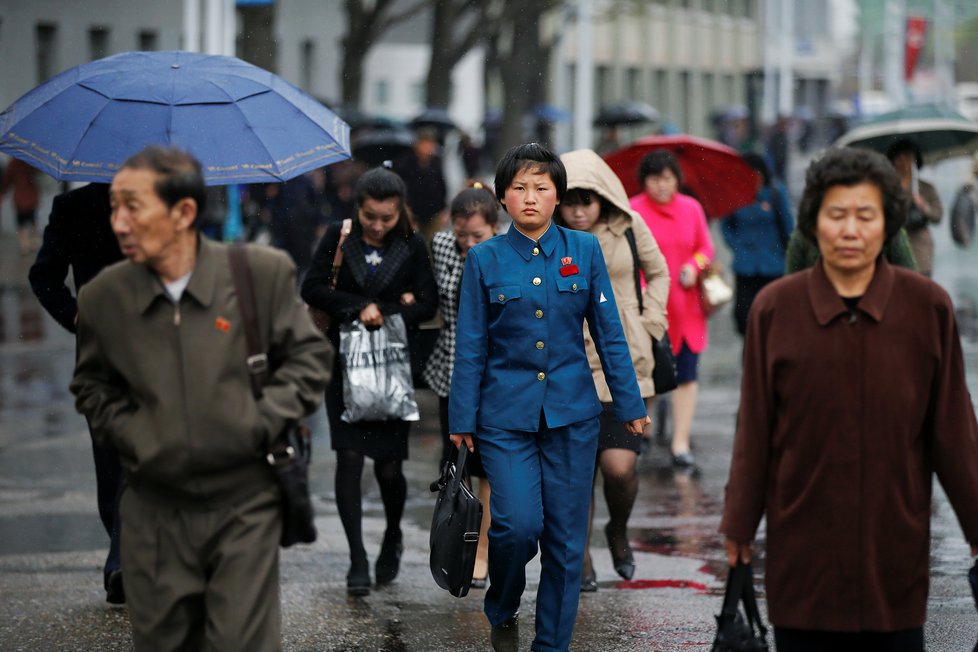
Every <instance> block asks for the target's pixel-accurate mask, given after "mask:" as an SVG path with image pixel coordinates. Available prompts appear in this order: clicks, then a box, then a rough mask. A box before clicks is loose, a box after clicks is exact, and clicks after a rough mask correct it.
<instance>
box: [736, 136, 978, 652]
mask: <svg viewBox="0 0 978 652" xmlns="http://www.w3.org/2000/svg"><path fill="white" fill-rule="evenodd" d="M907 206H908V198H907V196H906V194H905V192H904V191H903V190H902V189H901V187H900V181H899V178H898V176H897V174H896V171H895V170H894V168H893V167H892V165H890V163H889V162H888V161H887V160H886V159H885V158H884V157H882V156H881V155H879V154H876V153H874V152H869V151H866V150H854V149H838V150H832V151H830V152H829V153H827V154H826V155H825V156H824V157H822V158H821V159H819V160H818V161H816V162H814V163H813V164H812V165H811V167H810V168H809V170H808V174H807V179H806V187H805V192H804V195H803V197H802V200H801V205H800V208H799V219H798V228H799V230H800V232H801V233H802V235H804V236H805V237H806V238H808V239H809V240H810V241H812V242H814V243H816V244H817V245H818V247H819V251H820V253H821V259H820V261H819V263H818V264H816V265H815V266H814V267H813V268H812V269H809V270H806V271H803V272H799V273H797V274H793V275H791V276H788V277H786V278H783V279H781V280H779V281H776V282H774V283H772V284H771V285H769V286H767V287H766V288H765V289H764V290H763V291H762V292H761V293H760V294H759V295H758V297H757V300H756V302H755V303H754V305H753V307H752V308H751V312H750V316H749V321H748V328H747V338H746V341H745V348H744V376H743V383H742V387H741V402H740V417H739V421H738V424H737V435H736V440H735V442H734V451H733V461H732V464H731V468H730V481H729V484H728V486H727V496H726V504H725V506H724V514H723V520H722V523H721V525H720V531H721V532H723V533H724V534H725V535H726V536H727V543H726V547H727V556H728V561H729V562H730V563H731V565H734V564H735V563H736V560H737V558H738V557H739V558H741V559H743V560H744V561H749V559H750V554H751V550H750V541H751V540H752V539H753V538H754V534H755V531H756V529H757V526H758V523H759V521H760V519H761V515H762V514H766V516H767V544H766V550H767V559H766V585H767V594H768V596H767V597H768V606H769V609H770V619H771V622H772V623H773V624H774V626H775V642H776V645H777V649H778V652H784V651H786V650H787V651H792V650H840V649H858V650H901V651H904V650H907V651H915V650H923V649H924V648H923V644H924V642H923V624H924V619H925V616H926V606H927V584H928V563H929V542H930V505H931V478H932V475H933V474H934V473H935V472H936V473H937V477H938V478H939V479H940V481H941V484H942V485H943V487H944V490H945V492H946V493H947V496H948V498H949V499H950V501H951V505H952V507H953V508H954V511H955V512H956V514H957V516H958V520H959V521H960V523H961V526H962V528H963V530H964V533H965V536H966V538H967V540H968V541H969V542H970V543H971V548H972V553H973V554H978V548H976V544H978V503H976V502H975V496H976V495H978V424H976V421H975V412H974V407H973V405H972V401H971V397H970V395H969V393H968V388H967V385H966V384H965V376H964V361H963V357H962V353H961V344H960V339H959V336H958V330H957V325H956V323H955V320H954V311H953V308H952V305H951V301H950V298H949V297H948V296H947V294H946V293H945V292H944V290H942V289H941V288H940V287H939V286H938V285H936V284H935V283H933V282H932V281H930V280H929V279H927V278H925V277H923V276H922V275H920V274H915V273H913V272H910V271H907V270H904V269H901V268H897V267H893V266H891V265H889V264H888V263H887V262H886V261H885V259H883V258H882V257H881V256H880V255H879V254H880V251H881V249H882V247H883V244H884V242H885V241H886V240H888V239H889V238H891V237H893V236H894V235H895V234H896V233H897V232H898V231H899V229H900V227H901V226H902V224H903V221H904V219H905V215H906V213H907Z"/></svg>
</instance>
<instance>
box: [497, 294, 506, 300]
mask: <svg viewBox="0 0 978 652" xmlns="http://www.w3.org/2000/svg"><path fill="white" fill-rule="evenodd" d="M496 298H497V299H498V300H500V301H505V300H506V295H505V294H500V295H499V296H498V297H496Z"/></svg>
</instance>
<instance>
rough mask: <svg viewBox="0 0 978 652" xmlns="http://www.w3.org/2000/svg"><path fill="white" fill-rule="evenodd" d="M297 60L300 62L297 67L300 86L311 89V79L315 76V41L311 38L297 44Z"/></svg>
mask: <svg viewBox="0 0 978 652" xmlns="http://www.w3.org/2000/svg"><path fill="white" fill-rule="evenodd" d="M299 60H300V61H301V62H302V63H301V67H300V69H299V74H300V75H301V77H302V88H304V89H305V90H307V91H311V90H312V84H313V80H314V79H315V78H316V42H315V41H314V40H312V39H311V38H309V39H305V40H304V41H302V42H301V43H300V44H299Z"/></svg>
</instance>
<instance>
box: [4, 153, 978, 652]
mask: <svg viewBox="0 0 978 652" xmlns="http://www.w3.org/2000/svg"><path fill="white" fill-rule="evenodd" d="M942 171H943V173H942V174H941V175H940V177H941V178H940V179H938V189H939V191H941V193H942V196H944V197H949V196H950V193H951V192H952V191H953V186H954V185H956V183H958V182H959V181H957V180H959V179H962V178H963V174H964V172H965V171H966V167H962V168H961V171H960V173H959V170H958V167H949V168H947V169H946V170H944V169H943V168H942ZM923 176H924V177H925V178H930V177H931V176H933V177H937V176H938V175H927V174H925V175H923ZM941 180H943V181H945V183H947V184H948V188H944V187H942V186H941V184H940V181H941ZM935 239H936V240H937V242H938V245H937V246H938V252H939V255H938V263H937V264H938V268H937V272H936V275H935V276H936V280H938V282H940V283H941V284H942V285H944V287H946V288H947V289H948V290H949V291H950V292H951V294H952V296H953V297H954V299H955V302H956V304H957V305H959V307H960V308H962V310H963V312H962V317H963V320H962V332H963V333H966V337H965V343H964V344H965V350H966V357H967V360H966V364H967V369H968V373H969V385H970V387H971V388H972V391H973V392H974V391H976V389H978V378H976V374H978V335H976V334H974V333H973V332H971V331H968V327H969V326H970V327H971V328H973V327H974V321H973V316H971V313H970V312H969V310H971V309H973V306H974V305H975V304H976V303H978V250H976V249H975V248H974V246H973V247H972V249H971V251H961V250H957V249H954V248H953V245H952V244H951V243H950V239H949V237H948V236H947V234H946V225H943V224H942V225H941V226H940V227H939V228H938V229H937V231H936V233H935ZM29 263H30V260H29V259H27V258H22V257H20V256H18V254H17V251H16V243H15V241H14V238H13V237H12V236H11V235H10V234H9V233H0V594H2V595H3V599H2V601H0V649H2V650H127V649H130V641H129V632H128V622H127V619H126V611H125V609H124V608H113V607H110V606H108V605H107V604H105V603H104V592H103V591H102V590H101V572H100V570H101V564H102V560H103V558H104V555H105V545H106V540H105V535H104V533H103V531H102V529H101V525H100V522H99V520H98V516H97V513H96V509H95V481H94V471H93V466H92V460H91V448H90V443H89V439H88V433H87V430H86V427H85V422H84V420H83V419H82V418H81V417H80V416H79V415H77V414H76V413H75V411H74V408H73V405H72V400H71V396H70V394H69V392H68V390H67V385H68V381H69V379H70V376H71V371H72V363H73V359H74V341H73V338H72V336H71V335H69V334H68V333H66V332H64V331H62V330H61V329H60V327H59V326H57V325H56V324H55V323H54V322H53V321H52V320H51V319H50V318H49V317H48V316H47V315H46V314H45V313H44V312H43V311H42V310H41V309H40V307H39V305H38V304H37V303H36V301H35V300H34V298H33V295H31V294H30V291H29V289H28V288H27V284H26V271H27V267H28V266H29ZM969 302H971V303H970V306H971V307H972V308H971V309H969V308H968V305H969ZM969 319H970V320H971V321H969ZM710 329H711V330H710V336H711V346H710V348H709V349H708V350H707V352H706V353H705V354H704V356H703V358H702V362H701V381H702V382H701V393H700V400H699V407H698V410H697V415H696V420H695V423H694V446H695V448H694V453H695V455H696V459H697V461H698V463H699V467H700V470H699V472H698V473H696V474H693V475H685V474H676V473H674V472H673V471H672V469H671V468H670V466H669V460H668V455H667V450H666V449H665V448H662V447H658V446H653V447H652V448H651V450H650V451H649V452H648V454H645V455H643V456H642V457H641V458H640V467H639V468H640V488H639V496H638V503H637V505H636V507H635V510H634V514H633V516H632V520H631V523H630V530H629V534H630V537H631V540H632V542H633V546H634V547H635V551H636V555H635V557H636V564H637V571H636V573H635V579H634V580H632V581H631V582H622V581H619V580H618V579H617V575H616V574H615V572H614V570H613V568H612V564H611V558H610V555H609V554H608V551H607V548H606V543H605V541H604V537H603V535H602V534H601V530H602V529H603V524H604V523H605V521H606V520H607V513H606V508H605V506H604V500H603V497H602V496H601V491H600V486H599V489H598V491H597V498H596V500H597V513H596V516H595V523H596V527H595V535H594V537H593V539H592V542H591V545H592V550H591V554H592V558H593V560H594V564H595V568H596V571H597V574H598V583H599V587H600V588H599V590H598V592H597V593H593V594H586V595H582V597H581V606H580V612H579V616H578V622H577V627H576V630H575V635H574V641H573V644H572V647H571V649H572V650H579V651H592V650H599V651H609V652H613V651H626V650H660V651H663V652H666V651H672V650H676V651H678V650H690V649H702V650H708V649H709V646H710V643H711V642H712V637H713V630H714V620H713V615H714V614H715V613H716V612H717V611H718V610H719V606H720V601H721V599H722V591H723V579H724V577H725V573H726V571H725V568H724V560H723V552H722V541H721V538H720V537H719V536H718V535H717V533H716V528H717V525H718V523H719V514H720V510H721V507H722V496H723V486H724V483H725V481H726V474H727V468H728V464H729V455H730V447H731V444H732V440H733V423H734V415H735V412H736V406H737V397H738V376H739V357H740V341H739V339H738V338H737V336H736V335H735V334H734V332H733V328H732V320H731V318H730V314H729V308H727V309H725V310H724V311H723V312H721V313H720V314H719V315H718V316H716V317H715V318H714V319H713V320H711V323H710ZM419 399H420V402H421V404H422V411H423V422H422V425H421V427H419V428H417V429H416V430H415V431H414V434H413V435H412V439H411V459H410V460H408V462H406V463H405V474H406V476H407V478H408V483H409V488H408V505H407V511H406V514H405V518H404V522H403V529H404V538H405V547H406V550H405V553H404V557H403V563H402V571H401V574H400V576H399V577H398V579H397V580H396V582H395V583H394V584H393V585H391V586H389V587H387V588H384V589H382V590H375V591H373V592H372V593H371V594H370V595H369V596H368V597H366V598H356V599H353V598H348V597H347V596H346V592H345V574H346V570H347V565H348V559H347V552H346V542H345V538H344V536H343V533H342V528H341V526H340V522H339V518H338V516H337V514H336V505H335V501H334V492H333V487H332V481H333V469H334V466H333V455H332V452H331V451H330V450H329V444H328V434H327V432H326V424H325V415H324V414H323V413H322V412H320V413H317V415H316V417H315V419H314V420H313V425H314V430H315V433H316V434H315V444H314V446H315V454H314V457H315V462H314V466H313V470H312V482H313V491H314V494H315V501H316V509H317V525H318V528H319V532H320V538H319V540H318V541H317V542H316V543H315V544H313V545H311V546H300V547H297V548H294V549H290V550H285V551H282V556H281V559H282V564H281V568H282V601H283V633H284V634H283V638H284V648H285V649H286V650H290V651H300V650H302V651H305V650H330V651H337V652H339V651H344V650H351V651H352V650H357V651H374V650H376V651H384V652H401V651H403V652H427V651H439V650H459V651H463V650H464V651H468V650H487V649H489V646H488V626H487V624H486V621H485V619H484V617H483V615H482V600H481V597H482V592H481V591H472V592H471V593H470V595H469V596H468V597H466V598H463V599H456V598H454V597H452V596H450V595H448V593H446V592H444V591H442V590H440V589H438V588H437V587H436V586H435V584H434V582H433V580H432V579H431V576H430V572H429V570H428V559H427V550H428V548H427V544H428V525H429V520H430V517H431V510H432V508H433V497H432V494H431V493H430V492H429V490H428V484H429V483H430V481H431V480H433V479H434V477H435V475H436V473H437V468H436V467H437V459H438V455H439V453H440V446H441V444H440V440H439V436H438V433H437V402H436V401H435V399H434V397H433V396H432V395H431V394H430V393H428V392H421V393H420V395H419ZM935 487H936V489H935V498H934V507H933V512H934V518H933V543H932V546H931V549H932V556H931V565H932V582H931V597H930V602H929V609H928V624H927V628H926V634H927V641H928V649H929V650H938V651H940V650H949V651H950V650H970V649H971V647H972V646H973V645H974V643H975V639H976V635H978V613H976V611H975V604H974V601H973V599H972V597H971V594H970V592H969V588H968V583H967V579H966V572H967V569H968V566H969V555H968V549H967V546H966V544H965V542H964V540H963V538H962V536H961V532H960V528H959V526H958V524H957V521H956V519H955V517H954V515H953V513H952V512H951V510H950V507H949V505H948V503H947V500H946V499H945V498H944V496H943V493H942V492H941V491H940V489H939V485H936V483H935ZM364 489H365V510H364V532H365V538H366V541H367V550H368V554H369V555H370V556H371V559H373V558H374V557H375V556H376V554H377V552H378V549H379V543H380V539H381V536H382V533H383V527H384V520H383V509H382V506H381V502H380V497H379V493H378V491H377V488H376V483H375V481H374V480H373V474H372V473H370V472H369V471H368V472H365V473H364ZM761 538H763V532H762V533H761ZM757 567H758V568H757V570H758V572H759V574H762V573H763V555H759V559H758V563H757ZM538 575H539V565H538V563H537V561H536V560H535V561H534V562H533V563H531V565H530V567H529V569H528V587H527V591H526V594H525V596H524V604H523V608H522V613H523V614H524V620H523V624H524V626H523V637H522V639H523V646H524V649H528V647H529V642H530V640H531V638H532V622H533V612H534V607H535V604H534V600H535V589H536V579H537V577H538ZM758 583H760V578H758ZM762 598H763V594H762ZM761 608H762V613H765V614H766V608H765V605H764V604H763V600H762V605H761Z"/></svg>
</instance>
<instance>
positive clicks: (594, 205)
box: [560, 193, 601, 231]
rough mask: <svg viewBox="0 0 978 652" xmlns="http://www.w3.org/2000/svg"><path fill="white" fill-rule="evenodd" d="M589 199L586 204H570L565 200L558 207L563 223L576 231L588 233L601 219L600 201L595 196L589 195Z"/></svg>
mask: <svg viewBox="0 0 978 652" xmlns="http://www.w3.org/2000/svg"><path fill="white" fill-rule="evenodd" d="M589 197H590V199H591V201H590V202H588V203H587V204H582V203H580V202H575V203H573V204H570V203H568V202H567V200H566V198H565V199H564V201H563V203H561V205H560V216H561V217H562V218H564V223H565V224H567V226H569V227H570V228H572V229H576V230H578V231H590V230H591V227H592V226H594V224H595V222H597V221H598V219H600V218H601V201H600V200H599V199H598V197H597V195H595V194H594V193H590V194H589Z"/></svg>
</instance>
